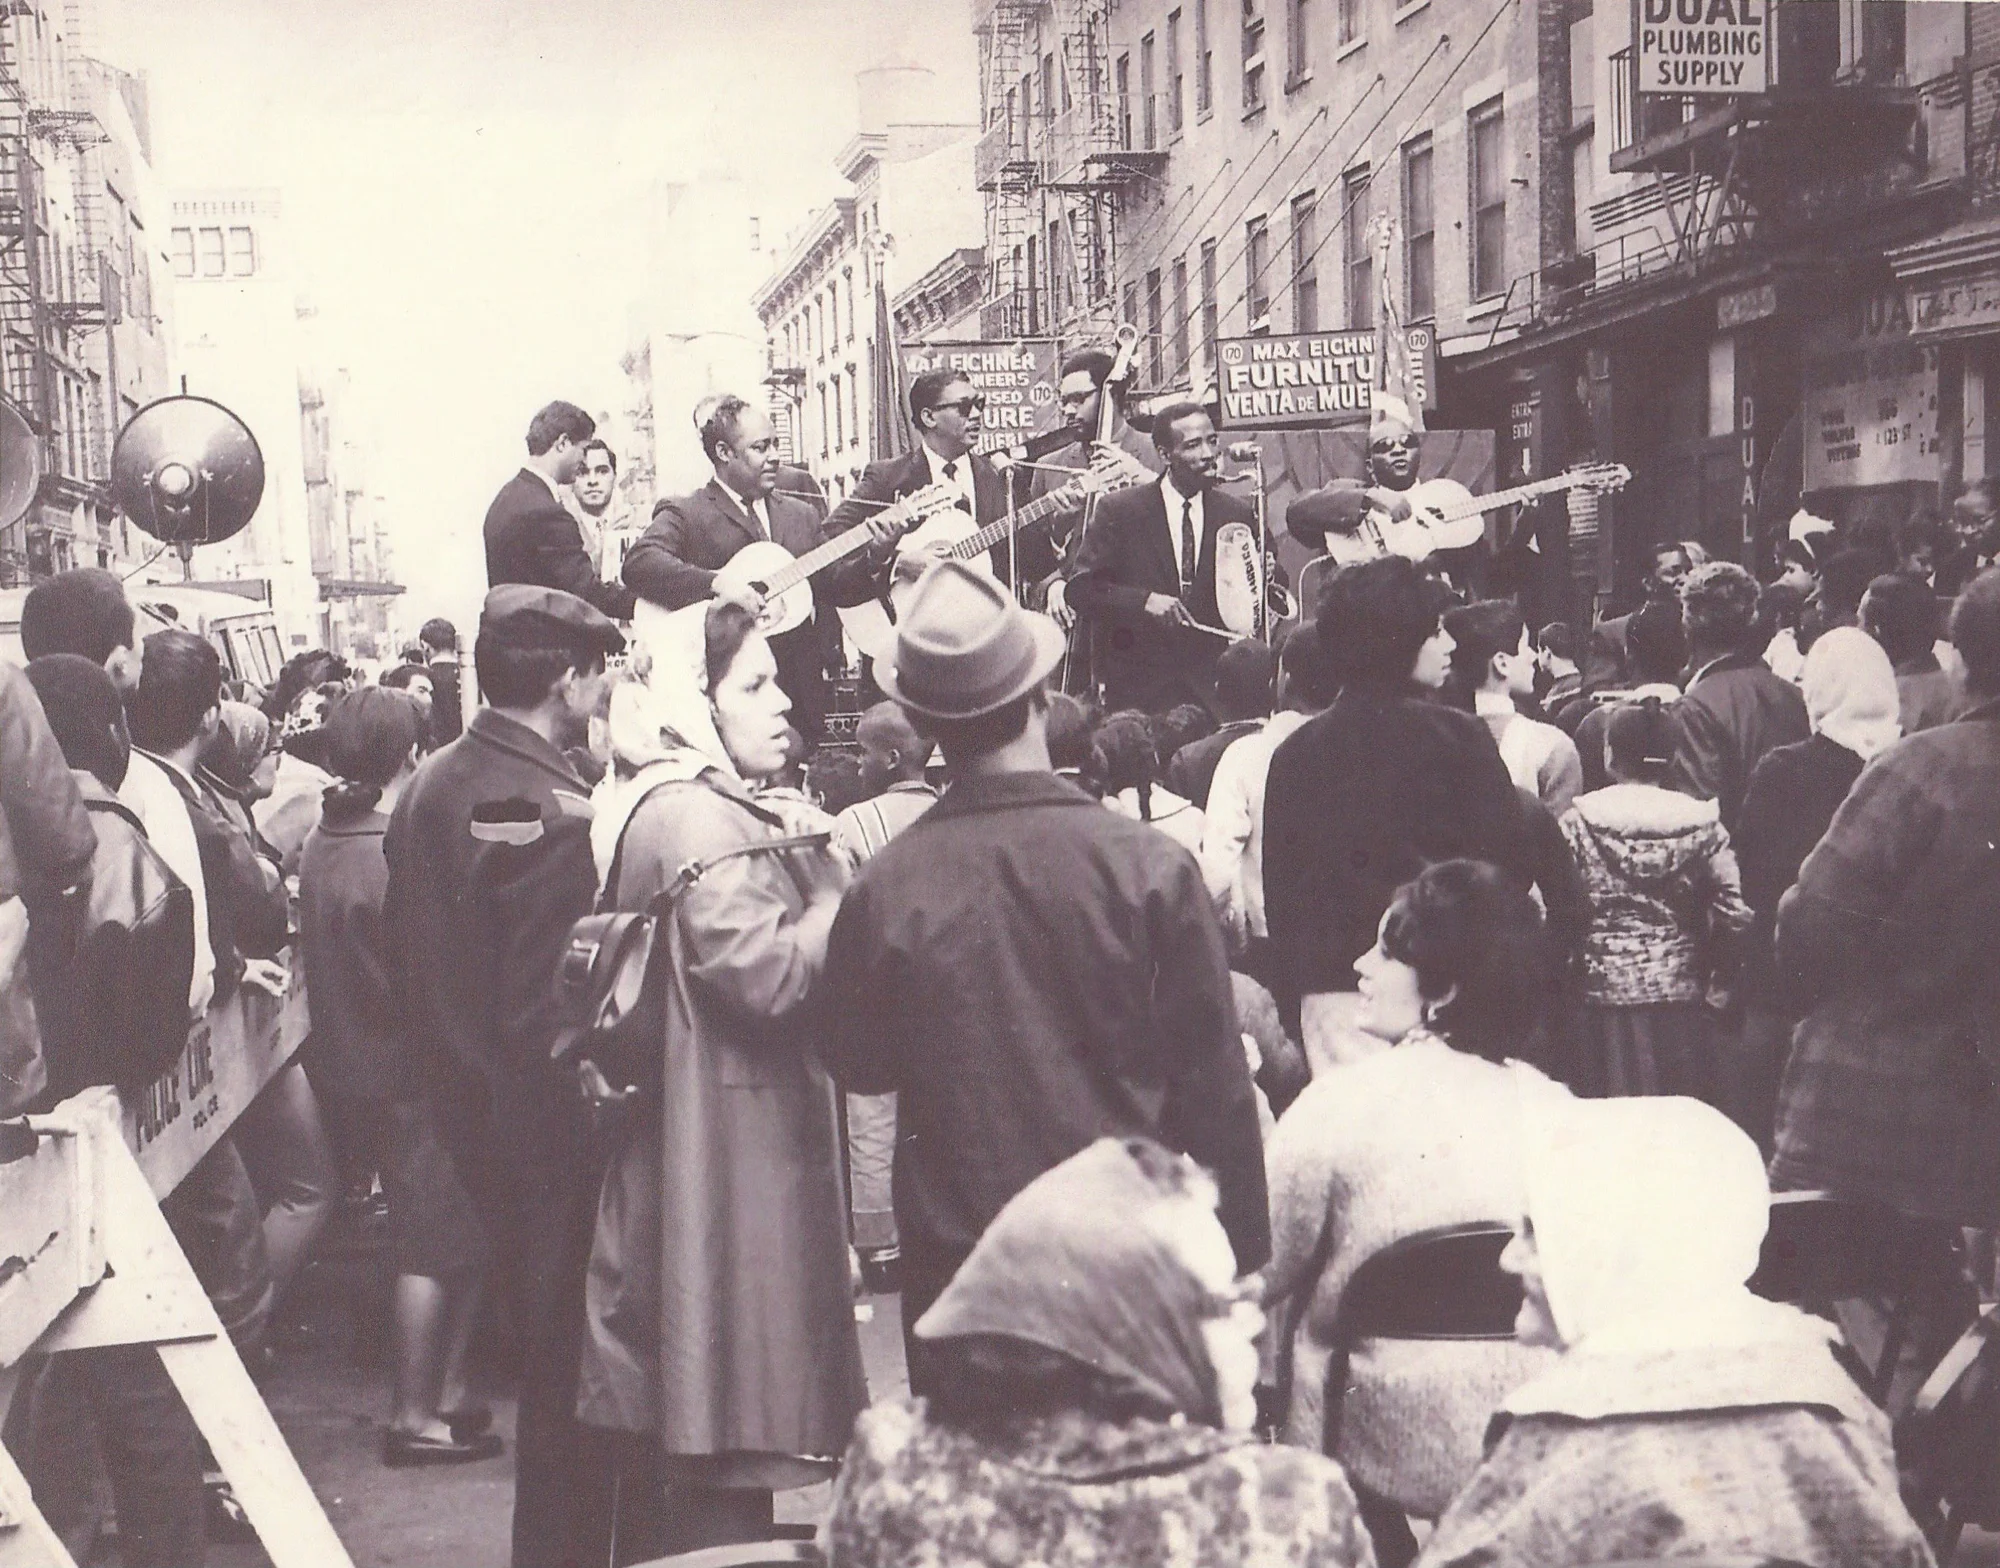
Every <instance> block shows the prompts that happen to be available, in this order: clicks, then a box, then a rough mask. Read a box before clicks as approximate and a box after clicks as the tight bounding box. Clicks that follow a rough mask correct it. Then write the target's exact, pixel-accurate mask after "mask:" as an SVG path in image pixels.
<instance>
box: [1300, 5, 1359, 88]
mask: <svg viewBox="0 0 2000 1568" xmlns="http://www.w3.org/2000/svg"><path fill="white" fill-rule="evenodd" d="M1309 9H1310V6H1309V0H1285V86H1286V87H1287V88H1293V87H1296V86H1298V85H1299V83H1300V82H1303V81H1304V80H1305V79H1306V73H1307V72H1309V71H1311V70H1312V47H1311V44H1310V41H1309V40H1308V39H1307V36H1306V13H1307V11H1308V10H1309ZM1346 9H1347V0H1342V4H1341V11H1342V13H1343V15H1344V14H1345V12H1346ZM1341 42H1342V43H1346V42H1347V40H1346V39H1345V38H1343V39H1341Z"/></svg>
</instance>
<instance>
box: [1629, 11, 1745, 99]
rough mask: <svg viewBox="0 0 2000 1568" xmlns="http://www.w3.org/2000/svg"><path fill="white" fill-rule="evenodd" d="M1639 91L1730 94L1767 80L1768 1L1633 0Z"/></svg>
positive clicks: (1716, 95) (1722, 95)
mask: <svg viewBox="0 0 2000 1568" xmlns="http://www.w3.org/2000/svg"><path fill="white" fill-rule="evenodd" d="M1634 10H1635V11H1636V12H1637V13H1638V14H1637V18H1636V20H1637V27H1636V29H1635V30H1636V32H1637V33H1638V38H1639V49H1638V56H1639V91H1640V92H1642V93H1691V94H1701V95H1703V96H1707V97H1734V96H1737V95H1739V94H1744V93H1761V92H1763V91H1765V90H1766V88H1767V86H1768V85H1769V80H1770V70H1769V67H1770V60H1771V35H1770V15H1771V12H1770V0H1637V4H1636V5H1635V7H1634Z"/></svg>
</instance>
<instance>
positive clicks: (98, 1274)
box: [0, 988, 352, 1568]
mask: <svg viewBox="0 0 2000 1568" xmlns="http://www.w3.org/2000/svg"><path fill="white" fill-rule="evenodd" d="M308 1027H309V1018H308V1013H307V1009H306V1003H305V996H304V994H303V988H299V989H295V990H294V991H293V993H292V994H291V995H290V996H288V997H286V998H285V999H284V1000H283V1001H282V1002H280V1001H277V1000H274V999H272V998H270V997H266V996H264V995H262V994H261V993H258V992H254V991H251V992H242V993H239V994H238V995H237V996H235V997H233V998H231V1000H230V1001H229V1002H228V1003H226V1004H224V1005H223V1006H221V1007H217V1008H213V1009H211V1010H210V1012H209V1014H208V1015H207V1017H205V1018H203V1019H202V1020H201V1021H200V1022H198V1023H197V1024H196V1025H195V1026H194V1028H193V1029H192V1030H190V1031H189V1035H188V1044H187V1049H186V1051H185V1052H183V1053H182V1056H181V1059H180V1061H179V1062H177V1063H176V1064H175V1065H174V1066H173V1067H172V1068H171V1069H170V1070H169V1071H167V1072H166V1073H164V1074H162V1075H161V1077H160V1079H159V1081H158V1082H156V1083H154V1084H153V1085H152V1086H151V1087H149V1088H148V1089H147V1090H146V1091H145V1092H144V1093H141V1094H137V1095H131V1096H127V1097H124V1099H123V1101H122V1103H121V1097H120V1096H118V1095H116V1094H114V1093H113V1092H112V1091H111V1090H109V1089H91V1090H87V1091H86V1092H84V1093H83V1094H80V1095H77V1096H76V1097H75V1098H73V1099H70V1100H65V1101H64V1102H63V1103H62V1104H61V1105H59V1106H58V1107H56V1109H55V1110H54V1111H53V1112H51V1113H50V1114H49V1115H47V1116H40V1117H31V1118H29V1125H30V1126H31V1127H32V1128H33V1129H34V1131H35V1133H36V1134H37V1140H36V1145H35V1148H34V1150H33V1152H32V1153H29V1154H26V1155H25V1156H23V1157H22V1158H20V1159H16V1160H13V1161H10V1162H8V1163H6V1164H0V1369H4V1370H0V1411H3V1410H4V1408H5V1405H6V1403H7V1400H8V1399H9V1398H11V1395H12V1392H13V1385H14V1380H15V1376H16V1372H17V1369H18V1366H19V1363H20V1361H21V1358H22V1357H23V1356H25V1355H27V1354H29V1353H30V1352H35V1353H53V1352H56V1351H65V1350H89V1349H98V1348H103V1347H106V1346H111V1345H135V1344H147V1345H152V1346H154V1347H156V1348H157V1349H158V1351H159V1354H160V1360H161V1363H162V1365H164V1366H165V1368H166V1371H167V1375H168V1376H169V1377H170V1378H172V1379H173V1382H174V1386H175V1387H176V1388H177V1389H178V1390H179V1391H180V1395H181V1398H182V1399H183V1400H184V1401H185V1402H186V1404H187V1407H188V1410H189V1412H190V1413H191V1414H192V1415H193V1417H194V1420H195V1424H196V1425H197V1426H198V1427H199V1428H200V1429H201V1432H202V1435H203V1436H204V1437H205V1438H206V1439H207V1440H208V1444H209V1447H210V1449H211V1450H212V1451H213V1453H214V1455H215V1458H216V1462H217V1463H218V1464H219V1465H220V1466H221V1467H222V1472H223V1474H224V1475H226V1476H227V1477H228V1478H229V1482H230V1485H231V1486H232V1487H233V1488H234V1489H235V1492H236V1495H237V1498H238V1500H239V1501H240V1502H241V1503H242V1505H243V1509H244V1512H245V1513H247V1514H248V1515H249V1517H250V1522H251V1523H252V1525H254V1526H255V1527H256V1530H257V1533H258V1536H259V1537H260V1539H261V1540H262V1542H263V1545H264V1550H265V1552H266V1553H267V1554H268V1555H269V1557H270V1559H271V1561H272V1563H273V1564H274V1565H275V1568H352V1565H351V1563H350V1561H349V1558H348V1555H347V1552H346V1549H345V1548H344V1547H343V1546H342V1545H341V1543H340V1539H339V1537H338V1536H336V1535H335V1534H334V1531H333V1526H332V1524H331V1523H329V1522H328V1520H327V1517H326V1513H325V1511H324V1510H323V1509H322V1508H321V1507H320V1505H319V1499H318V1498H317V1497H315V1496H314V1495H313V1491H312V1488H311V1486H310V1485H308V1484H307V1482H306V1479H305V1476H304V1475H303V1474H302V1473H301V1472H300V1470H299V1467H298V1463H297V1461H296V1460H295V1459H294V1458H293V1457H292V1453H291V1450H290V1449H289V1448H288V1447H287V1446H286V1444H285V1440H284V1437H283V1435H282V1434H281V1433H280V1432H279V1431H278V1427H277V1423H276V1422H275V1421H273V1420H272V1419H271V1413H270V1411H269V1410H267V1409H266V1408H265V1406H264V1401H263V1399H262V1397H261V1396H260V1395H259V1394H258V1392H257V1389H256V1386H255V1385H254V1384H253V1383H252V1382H251V1381H250V1374H249V1373H248V1372H247V1371H246V1370H245V1369H244V1366H243V1363H242V1361H241V1360H239V1359H238V1357H237V1355H236V1351H235V1348H234V1346H232V1345H231V1344H230V1342H229V1337H228V1335H227V1334H226V1333H224V1332H223V1328H222V1323H221V1321H220V1320H219V1319H218V1318H217V1317H216V1315H215V1309H214V1308H213V1307H212V1306H210V1304H209V1301H208V1297H207V1296H206V1295H205V1294H204V1293H203V1291H202V1289H201V1286H200V1284H199V1283H198V1282H197V1281H196V1279H195V1276H194V1271H193V1269H191V1268H190V1267H189V1266H188V1261H187V1259H186V1257H185V1256H184V1255H183V1254H182V1252H181V1250H180V1247H179V1246H178V1244H177V1243H176V1242H175V1240H174V1237H173V1233H172V1232H171V1231H170V1230H169V1229H168V1228H167V1222H166V1218H165V1216H163V1215H162V1214H161V1213H160V1207H159V1200H160V1199H162V1198H164V1197H165V1196H166V1195H167V1194H168V1193H170V1192H172V1191H173V1190H174V1188H175V1187H176V1186H178V1185H179V1184H180V1182H181V1181H182V1179H183V1178H185V1177H186V1175H187V1174H188V1172H189V1171H191V1170H193V1169H194V1167H195V1166H196V1165H197V1164H198V1163H199V1162H200V1160H201V1158H202V1157H203V1156H204V1155H205V1154H207V1153H208V1151H209V1150H210V1149H212V1148H214V1147H215V1145H216V1143H217V1142H218V1141H219V1140H220V1139H221V1137H222V1135H223V1134H224V1133H225V1132H226V1131H228V1129H229V1127H230V1126H231V1125H232V1124H233V1123H234V1122H235V1120H236V1118H237V1117H239V1116H241V1115H242V1114H243V1112H244V1111H245V1110H246V1109H248V1108H249V1105H250V1102H251V1101H252V1100H254V1099H256V1097H257V1094H258V1092H259V1091H260V1090H262V1089H263V1087H264V1086H265V1085H266V1084H268V1083H269V1082H270V1081H271V1079H272V1078H274V1077H275V1076H276V1075H277V1073H278V1071H279V1070H280V1069H281V1068H283V1067H284V1066H285V1064H286V1063H287V1062H289V1061H290V1060H291V1058H292V1055H293V1053H294V1052H295V1051H297V1050H298V1048H299V1046H300V1044H301V1043H302V1042H303V1041H304V1038H305V1034H306V1030H307V1028H308ZM0 1568H75V1565H74V1563H73V1562H72V1560H71V1558H70V1556H69V1554H68V1553H67V1552H66V1551H65V1550H64V1548H63V1545H62V1542H61V1541H60V1540H59V1539H58V1538H57V1537H56V1535H55V1533H54V1532H53V1531H52V1530H51V1529H50V1528H49V1526H48V1524H47V1522H46V1521H45V1520H44V1519H43V1518H42V1516H41V1514H40V1512H39V1511H38V1510H37V1509H36V1507H35V1505H34V1500H33V1498H32V1497H31V1496H30V1495H29V1491H28V1486H27V1483H26V1481H25V1480H24V1479H23V1477H22V1475H21V1472H20V1470H19V1468H18V1467H17V1466H16V1465H15V1463H14V1461H13V1459H12V1457H11V1456H9V1455H8V1454H7V1453H6V1451H5V1450H4V1449H0Z"/></svg>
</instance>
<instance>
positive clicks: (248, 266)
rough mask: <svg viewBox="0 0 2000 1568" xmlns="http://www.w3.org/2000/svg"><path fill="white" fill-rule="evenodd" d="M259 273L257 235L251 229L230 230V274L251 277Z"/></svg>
mask: <svg viewBox="0 0 2000 1568" xmlns="http://www.w3.org/2000/svg"><path fill="white" fill-rule="evenodd" d="M256 273H257V236H256V234H255V233H254V232H252V231H251V230H249V229H231V230H230V231H229V275H230V276H231V277H232V278H249V277H254V276H256Z"/></svg>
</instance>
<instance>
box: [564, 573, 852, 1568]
mask: <svg viewBox="0 0 2000 1568" xmlns="http://www.w3.org/2000/svg"><path fill="white" fill-rule="evenodd" d="M650 641H651V644H652V646H651V648H650V650H649V651H650V654H651V659H652V668H651V673H650V675H649V677H648V681H647V684H646V685H644V686H641V685H638V684H637V683H632V684H629V685H627V686H625V687H623V688H621V689H620V690H619V691H618V692H617V693H616V694H615V695H614V698H613V701H612V707H611V720H610V723H611V731H612V749H613V753H614V756H615V757H616V758H617V759H618V772H619V773H622V774H624V775H625V777H624V779H623V782H622V783H620V784H618V785H617V786H616V789H615V794H614V796H613V797H612V798H610V799H609V800H608V802H607V804H608V805H609V807H610V810H609V812H608V817H609V819H610V822H609V827H608V829H607V834H608V842H609V844H610V846H611V850H610V857H609V858H610V861H611V865H610V875H609V878H608V881H607V886H606V899H607V901H608V902H609V903H610V904H612V905H614V906H615V907H616V908H618V909H621V910H630V911H640V910H645V909H647V908H648V906H649V905H651V904H652V902H653V900H654V899H655V898H656V897H658V896H659V895H660V894H662V893H663V892H664V893H668V894H669V902H668V903H667V905H666V907H665V910H664V912H663V913H662V915H661V917H660V926H659V933H658V936H657V938H656V941H657V943H658V944H659V946H658V948H657V949H656V963H655V966H654V968H655V980H654V983H655V984H657V985H659V986H660V988H661V995H660V1004H661V1005H660V1012H661V1015H662V1017H663V1019H664V1024H665V1030H664V1038H663V1040H662V1041H661V1043H660V1062H659V1065H658V1067H657V1068H655V1069H653V1073H654V1076H653V1077H652V1081H651V1082H645V1081H643V1078H642V1081H641V1084H640V1085H639V1086H637V1087H635V1088H633V1089H632V1090H631V1092H630V1093H629V1095H628V1093H627V1092H626V1091H627V1084H628V1083H629V1082H630V1080H629V1079H628V1080H627V1081H626V1082H623V1083H612V1084H606V1083H604V1082H603V1080H602V1077H601V1073H600V1070H599V1069H598V1068H597V1067H596V1066H595V1065H594V1064H586V1065H585V1067H584V1069H583V1073H584V1078H585V1081H586V1082H587V1083H591V1080H592V1079H593V1077H595V1078H596V1079H597V1081H596V1082H595V1083H591V1087H592V1088H593V1089H594V1090H595V1091H596V1094H595V1098H596V1099H597V1100H598V1101H599V1103H607V1102H613V1101H616V1102H624V1101H626V1100H628V1099H629V1100H630V1102H631V1103H630V1104H628V1105H625V1106H624V1109H625V1111H626V1113H627V1114H626V1119H625V1123H624V1127H623V1130H622V1143H621V1144H620V1146H619V1148H618V1149H617V1152H616V1153H615V1155H614V1156H613V1160H612V1165H611V1170H610V1173H609V1174H608V1175H607V1177H606V1178H605V1183H604V1190H603V1196H602V1201H601V1204H600V1207H599V1210H598V1219H597V1234H596V1240H595V1244H594V1246H593V1250H592V1254H591V1259H590V1275H589V1283H588V1326H587V1329H586V1335H585V1343H584V1349H583V1358H582V1371H581V1379H580V1387H579V1394H578V1400H577V1413H578V1415H579V1417H580V1418H581V1419H582V1420H583V1421H585V1422H587V1423H589V1424H590V1425H592V1426H595V1427H600V1428H606V1429H609V1430H610V1431H612V1432H614V1433H619V1434H625V1435H626V1439H627V1440H626V1441H624V1442H622V1443H620V1444H618V1445H617V1446H618V1447H619V1448H620V1450H621V1458H620V1463H621V1467H622V1469H623V1472H624V1480H623V1481H622V1482H621V1487H620V1491H621V1518H620V1520H619V1523H618V1537H619V1540H620V1543H621V1544H620V1547H619V1550H620V1553H621V1556H622V1554H624V1553H625V1552H627V1551H628V1550H630V1551H632V1552H635V1553H636V1554H637V1555H638V1556H652V1555H661V1554H665V1553H671V1552H683V1551H691V1550H695V1549H697V1548H700V1547H705V1546H713V1545H719V1544H724V1543H728V1542H734V1541H747V1540H756V1539H759V1538H760V1537H762V1536H764V1535H767V1534H768V1533H769V1531H770V1527H771V1520H772V1493H773V1492H774V1491H780V1490H786V1489H789V1488H793V1487H799V1486H806V1485H810V1484H812V1483H815V1482H818V1481H823V1480H826V1479H827V1478H828V1477H830V1476H831V1475H832V1474H833V1471H834V1469H835V1467H836V1465H837V1462H838V1459H839V1456H840V1454H841V1453H842V1452H843V1451H844V1450H845V1448H846V1447H847V1442H848V1438H849V1436H850V1435H851V1433H852V1431H853V1426H854V1418H855V1416H856V1415H857V1414H859V1412H860V1411H861V1409H862V1407H863V1406H864V1405H865V1404H866V1403H867V1390H866V1387H865V1385H864V1382H863V1378H862V1368H861V1351H860V1344H859V1341H858V1340H857V1338H856V1335H855V1328H854V1309H853V1300H852V1295H851V1285H850V1276H849V1264H848V1250H847V1232H846V1203H845V1194H844V1193H843V1191H842V1187H841V1173H840V1150H839V1143H838V1125H837V1118H836V1099H835V1090H834V1087H833V1084H832V1082H831V1080H829V1079H828V1077H827V1076H826V1073H825V1071H824V1070H823V1069H822V1068H821V1067H820V1065H819V1063H818V1061H817V1060H816V1059H815V1058H814V1056H813V1053H812V1051H811V1049H810V1044H809V1040H808V1038H807V1036H806V1034H805V1031H804V1028H803V1026H802V1017H803V1012H804V1004H805V1002H806V1000H807V997H808V995H809V993H810V992H811V990H812V988H813V985H814V982H815V981H816V980H817V979H818V977H819V972H820V968H821V965H822V964H823V963H824V961H825V957H826V939H827V933H828V931H829V930H830V928H831V926H832V924H833V916H834V912H835V910H836V909H837V908H838V906H839V899H840V893H841V890H842V887H843V884H844V877H843V873H842V870H841V865H840V863H839V862H838V861H837V860H836V859H835V858H834V856H833V854H832V853H831V851H830V850H829V849H828V848H827V847H826V846H825V845H824V844H812V845H808V846H806V847H803V848H800V847H785V846H784V845H783V844H782V843H781V842H779V841H782V840H784V839H785V838H786V837H787V832H786V829H785V826H784V824H783V823H782V822H781V820H780V819H779V818H778V816H777V815H776V814H775V813H773V812H772V811H770V810H769V809H767V808H766V807H765V806H763V805H761V804H760V803H759V802H758V801H757V799H756V797H755V795H754V793H753V791H754V786H755V784H756V783H757V782H758V781H760V780H762V779H766V778H769V777H771V776H772V775H774V774H776V773H778V772H779V771H781V770H782V769H783V767H784V766H785V758H786V743H785V733H786V723H785V715H786V713H787V712H788V711H789V709H790V703H789V701H788V700H787V698H786V697H785V694H784V692H783V690H782V689H781V688H780V687H779V685H778V683H777V664H776V661H775V660H774V659H773V657H772V654H771V649H770V645H769V644H768V643H767V642H766V641H765V639H764V637H763V635H762V634H761V633H759V632H758V631H757V630H756V626H755V622H754V621H753V620H752V618H751V617H750V615H749V613H748V612H747V611H745V610H743V609H742V608H741V607H740V606H737V605H732V604H724V603H712V604H711V603H704V604H698V605H691V606H689V607H688V608H686V609H684V610H681V611H679V612H677V613H676V614H675V615H674V616H673V617H672V618H671V620H670V622H669V623H668V624H667V625H666V626H664V627H663V628H661V629H660V630H659V631H658V632H657V633H656V634H654V636H653V637H652V638H651V639H650ZM696 863H699V865H700V866H701V867H702V868H704V869H702V870H701V871H700V872H699V873H698V874H696V875H694V876H693V877H692V878H689V877H687V876H685V874H684V870H685V868H688V867H689V866H691V865H694V864H696ZM661 959H663V960H664V961H657V960H661ZM633 1076H634V1077H640V1076H641V1075H639V1074H636V1073H635V1074H633ZM661 1472H663V1481H664V1497H663V1496H662V1492H661V1480H662V1476H661ZM662 1502H664V1506H665V1515H666V1517H665V1521H664V1524H662V1523H661V1522H660V1520H659V1519H658V1517H656V1516H657V1514H658V1512H659V1505H660V1504H661V1503H662ZM649 1515H650V1516H654V1517H649Z"/></svg>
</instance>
